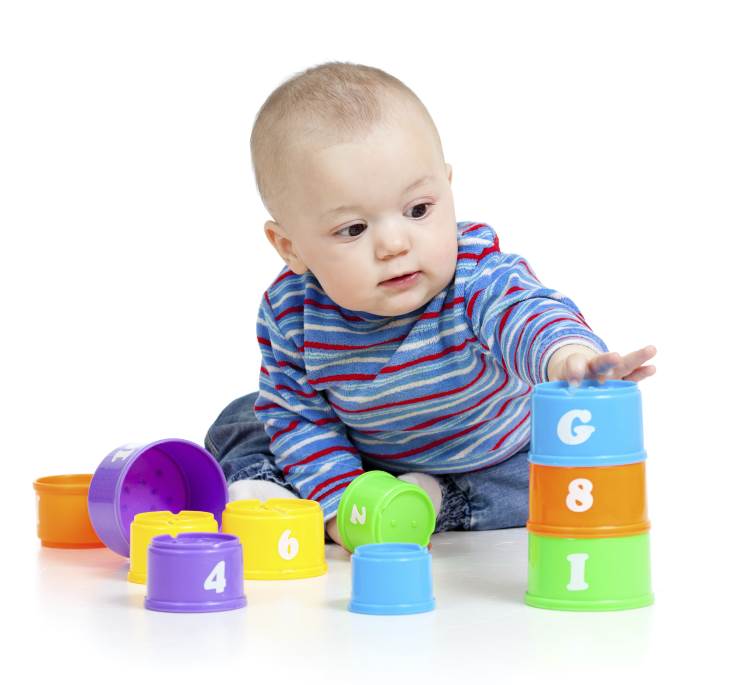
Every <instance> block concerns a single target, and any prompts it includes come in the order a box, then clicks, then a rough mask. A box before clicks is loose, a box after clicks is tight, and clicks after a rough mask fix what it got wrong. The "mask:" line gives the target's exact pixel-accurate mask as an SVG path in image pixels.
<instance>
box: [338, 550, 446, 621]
mask: <svg viewBox="0 0 746 685" xmlns="http://www.w3.org/2000/svg"><path fill="white" fill-rule="evenodd" d="M434 608H435V598H434V597H433V574H432V556H431V555H430V552H429V551H428V550H427V548H425V547H421V546H420V545H417V544H414V543H410V542H387V543H376V544H371V545H360V546H359V547H358V548H357V549H356V550H355V553H354V554H353V555H352V598H351V600H350V604H349V610H350V611H354V612H356V613H358V614H418V613H422V612H424V611H432V610H433V609H434Z"/></svg>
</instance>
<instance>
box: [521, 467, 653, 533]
mask: <svg viewBox="0 0 746 685" xmlns="http://www.w3.org/2000/svg"><path fill="white" fill-rule="evenodd" d="M529 493H530V495H529V518H528V523H527V524H526V527H527V529H528V530H529V531H530V532H532V533H538V534H540V535H552V536H556V537H563V538H575V537H583V538H608V537H620V536H623V535H638V534H640V533H644V532H647V531H648V530H650V521H649V520H648V514H647V505H646V497H645V462H644V461H640V462H637V463H634V464H625V465H623V466H589V467H577V466H574V467H567V466H544V465H540V464H529Z"/></svg>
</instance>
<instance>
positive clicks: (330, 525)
mask: <svg viewBox="0 0 746 685" xmlns="http://www.w3.org/2000/svg"><path fill="white" fill-rule="evenodd" d="M326 534H327V535H328V536H329V537H330V538H331V539H332V540H334V542H336V543H337V544H338V545H339V546H340V547H341V548H342V549H346V548H345V546H344V543H343V542H342V536H341V535H340V534H339V528H338V527H337V517H336V516H335V517H334V518H331V519H329V520H328V521H327V522H326ZM348 551H349V550H348Z"/></svg>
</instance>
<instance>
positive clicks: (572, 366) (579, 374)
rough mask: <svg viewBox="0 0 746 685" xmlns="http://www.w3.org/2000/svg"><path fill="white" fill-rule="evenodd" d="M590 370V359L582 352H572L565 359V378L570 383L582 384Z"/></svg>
mask: <svg viewBox="0 0 746 685" xmlns="http://www.w3.org/2000/svg"><path fill="white" fill-rule="evenodd" d="M588 370H589V364H588V360H587V359H586V358H585V357H584V356H583V355H582V354H571V355H570V356H569V357H568V358H567V359H565V374H564V376H565V380H566V381H567V382H568V383H569V384H570V385H576V386H577V385H580V381H582V380H583V379H584V378H585V376H586V373H587V372H588Z"/></svg>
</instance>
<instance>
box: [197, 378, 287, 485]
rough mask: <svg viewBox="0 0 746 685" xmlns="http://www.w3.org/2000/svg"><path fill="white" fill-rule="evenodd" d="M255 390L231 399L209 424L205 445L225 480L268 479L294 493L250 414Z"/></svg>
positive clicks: (263, 432) (260, 425)
mask: <svg viewBox="0 0 746 685" xmlns="http://www.w3.org/2000/svg"><path fill="white" fill-rule="evenodd" d="M257 395H258V393H255V392H254V393H251V394H250V395H245V396H244V397H239V398H238V399H237V400H233V402H231V403H230V404H229V405H228V406H227V407H226V408H225V409H223V411H222V412H220V415H219V416H218V418H217V419H215V423H213V424H212V426H210V429H209V430H208V431H207V435H206V436H205V447H206V448H207V451H208V452H210V454H212V456H213V457H215V459H217V461H218V463H219V464H220V466H221V467H222V469H223V473H224V474H225V478H226V480H227V481H228V483H229V484H230V483H233V482H234V481H237V480H245V479H251V480H269V481H272V482H273V483H277V484H278V485H281V486H282V487H284V488H286V489H288V490H290V491H291V492H293V493H294V494H296V495H297V494H298V493H297V492H296V491H295V490H294V489H293V487H292V486H291V485H289V484H288V483H287V482H286V481H285V478H284V476H283V474H282V471H281V470H280V469H278V468H277V466H276V465H275V462H274V457H273V456H272V452H271V451H270V449H269V436H268V435H267V433H266V431H265V430H264V425H263V424H262V423H261V421H259V419H257V417H256V415H255V414H254V402H256V398H257Z"/></svg>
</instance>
